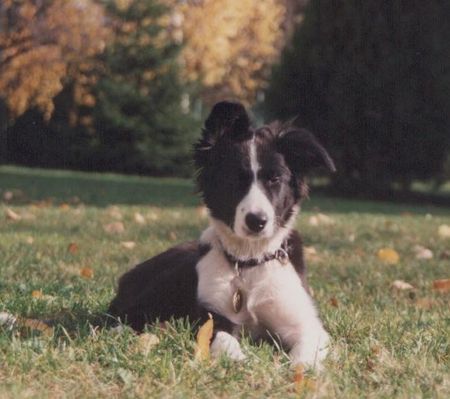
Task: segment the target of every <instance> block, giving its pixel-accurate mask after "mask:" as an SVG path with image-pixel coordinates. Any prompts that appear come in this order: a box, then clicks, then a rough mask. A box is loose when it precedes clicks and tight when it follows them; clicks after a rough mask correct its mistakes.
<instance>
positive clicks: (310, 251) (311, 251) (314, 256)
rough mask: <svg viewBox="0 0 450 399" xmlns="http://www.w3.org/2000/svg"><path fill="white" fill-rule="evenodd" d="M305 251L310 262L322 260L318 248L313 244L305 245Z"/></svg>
mask: <svg viewBox="0 0 450 399" xmlns="http://www.w3.org/2000/svg"><path fill="white" fill-rule="evenodd" d="M303 253H304V255H305V258H306V260H307V261H308V262H316V261H319V260H320V256H319V254H318V253H317V250H316V248H314V247H312V246H305V247H303Z"/></svg>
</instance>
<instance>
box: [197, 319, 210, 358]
mask: <svg viewBox="0 0 450 399" xmlns="http://www.w3.org/2000/svg"><path fill="white" fill-rule="evenodd" d="M209 316H210V318H209V319H208V320H207V321H206V323H205V324H203V325H202V326H201V327H200V329H199V330H198V333H197V347H196V351H195V358H196V359H197V360H206V359H208V358H209V346H210V344H211V338H212V336H213V330H214V321H213V319H212V317H211V315H209Z"/></svg>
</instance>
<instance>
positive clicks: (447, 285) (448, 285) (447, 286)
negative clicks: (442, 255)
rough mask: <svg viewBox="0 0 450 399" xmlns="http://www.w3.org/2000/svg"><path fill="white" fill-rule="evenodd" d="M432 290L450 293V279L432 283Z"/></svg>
mask: <svg viewBox="0 0 450 399" xmlns="http://www.w3.org/2000/svg"><path fill="white" fill-rule="evenodd" d="M433 289H434V290H436V291H439V292H449V291H450V279H449V278H447V279H441V280H434V281H433Z"/></svg>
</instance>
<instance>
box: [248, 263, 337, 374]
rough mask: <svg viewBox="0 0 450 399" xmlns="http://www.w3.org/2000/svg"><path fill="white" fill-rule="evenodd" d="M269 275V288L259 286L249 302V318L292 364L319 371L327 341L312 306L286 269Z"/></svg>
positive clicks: (304, 291) (326, 336)
mask: <svg viewBox="0 0 450 399" xmlns="http://www.w3.org/2000/svg"><path fill="white" fill-rule="evenodd" d="M278 270H279V271H278V272H277V273H274V274H272V275H271V285H270V286H267V285H261V287H258V290H255V291H254V292H253V293H252V296H251V297H250V298H249V302H248V304H247V305H248V308H249V312H250V313H251V314H254V317H255V318H256V319H258V320H259V321H260V323H261V324H262V325H264V326H266V328H267V329H268V331H269V332H270V333H271V334H272V335H273V336H276V337H279V338H280V340H281V342H282V344H283V346H285V347H287V348H289V349H290V358H291V360H292V363H293V364H295V365H296V364H300V363H301V364H303V365H304V366H306V367H313V368H320V363H321V361H322V360H323V359H324V358H325V356H326V354H327V345H328V341H329V337H328V334H327V332H326V331H325V329H324V328H323V326H322V322H321V321H320V319H319V316H318V314H317V310H316V308H315V306H314V302H313V300H312V299H311V297H310V296H309V295H308V294H307V292H306V290H305V289H304V288H303V287H302V285H301V284H300V281H299V279H298V277H297V276H296V275H295V276H293V274H292V272H290V271H289V269H278Z"/></svg>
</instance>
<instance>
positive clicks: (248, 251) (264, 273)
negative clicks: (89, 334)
mask: <svg viewBox="0 0 450 399" xmlns="http://www.w3.org/2000/svg"><path fill="white" fill-rule="evenodd" d="M194 149H195V153H194V159H195V164H196V167H197V168H198V174H197V184H198V189H199V191H200V192H201V194H202V197H203V200H204V203H205V205H206V206H207V208H208V210H209V214H210V226H209V227H208V228H207V229H206V230H205V231H204V232H203V234H202V235H201V237H200V240H198V241H194V242H188V243H184V244H181V245H178V246H176V247H174V248H171V249H169V250H168V251H166V252H164V253H162V254H160V255H158V256H156V257H154V258H152V259H150V260H148V261H146V262H144V263H142V264H140V265H138V266H136V267H135V268H134V269H132V270H131V271H129V272H127V273H126V274H125V275H123V276H122V277H121V279H120V281H119V288H118V293H117V296H116V297H115V298H114V300H113V301H112V303H111V305H110V308H109V314H111V315H112V316H114V317H115V318H118V319H120V320H122V321H123V322H125V323H127V324H129V325H131V327H133V328H134V329H135V330H137V331H141V330H142V329H143V328H144V325H145V324H146V323H152V322H154V321H156V320H159V321H164V320H168V319H170V318H172V317H174V318H180V317H188V318H189V319H190V320H191V321H197V320H200V322H202V321H203V320H205V319H206V318H207V317H208V316H207V314H208V313H211V314H212V315H213V319H214V327H215V332H214V337H213V341H212V344H211V353H212V355H213V356H219V355H221V354H226V355H228V356H229V357H231V358H232V359H236V360H241V359H244V358H245V355H244V353H243V352H242V350H241V347H240V345H239V341H238V340H239V337H240V335H241V334H242V333H243V332H244V331H245V332H247V333H248V334H250V336H252V337H253V338H255V339H264V338H268V337H276V338H277V339H279V340H280V341H281V343H282V345H283V347H286V348H288V349H289V351H290V352H289V353H290V357H291V360H292V362H293V363H294V364H299V363H302V364H304V365H306V366H311V367H315V366H319V365H320V361H321V360H322V359H323V358H324V357H325V355H326V351H327V344H328V341H329V337H328V334H327V333H326V331H325V330H324V328H323V326H322V323H321V321H320V319H319V317H318V314H317V310H316V308H315V306H314V303H313V300H312V298H311V296H310V295H309V289H308V285H307V282H306V276H305V264H304V260H303V253H302V242H301V239H300V236H299V234H298V233H297V232H296V231H295V230H293V225H294V221H295V218H296V216H297V213H298V211H299V203H300V200H301V199H302V198H303V197H305V196H306V195H307V185H306V182H305V175H306V174H307V173H308V172H309V171H310V170H311V169H313V168H315V167H319V166H325V167H327V168H328V169H330V170H331V171H334V170H335V168H334V164H333V161H332V160H331V158H330V157H329V155H328V153H327V152H326V151H325V149H324V148H323V147H322V146H321V145H320V144H319V143H318V142H317V141H316V139H315V138H314V137H313V136H312V135H311V134H310V133H308V132H307V131H305V130H302V129H297V128H294V127H292V126H283V125H281V124H278V123H274V124H271V125H268V126H263V127H261V128H259V129H253V128H252V127H251V126H250V121H249V117H248V115H247V112H246V111H245V109H244V107H243V106H242V105H241V104H239V103H232V102H220V103H218V104H216V105H215V106H214V108H213V110H212V112H211V114H210V115H209V117H208V118H207V120H206V122H205V127H204V130H203V135H202V138H201V139H200V140H199V142H198V143H197V144H196V145H195V148H194Z"/></svg>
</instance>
